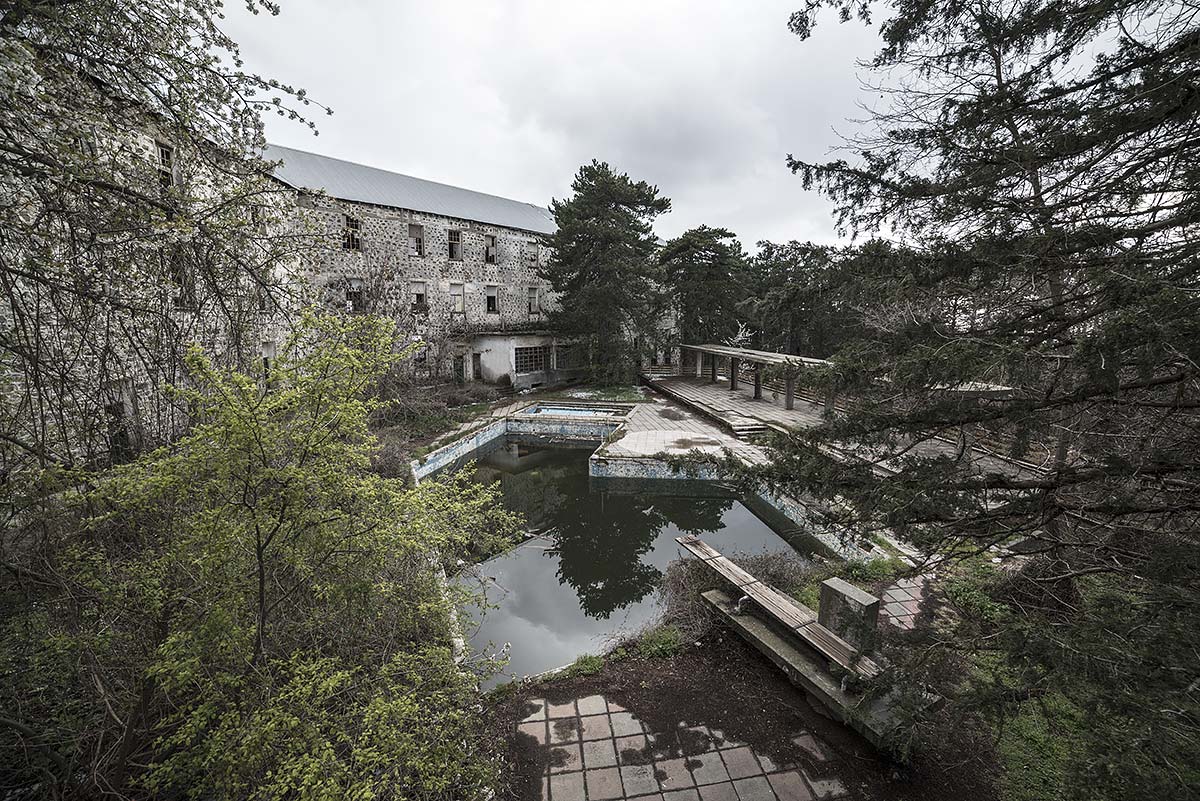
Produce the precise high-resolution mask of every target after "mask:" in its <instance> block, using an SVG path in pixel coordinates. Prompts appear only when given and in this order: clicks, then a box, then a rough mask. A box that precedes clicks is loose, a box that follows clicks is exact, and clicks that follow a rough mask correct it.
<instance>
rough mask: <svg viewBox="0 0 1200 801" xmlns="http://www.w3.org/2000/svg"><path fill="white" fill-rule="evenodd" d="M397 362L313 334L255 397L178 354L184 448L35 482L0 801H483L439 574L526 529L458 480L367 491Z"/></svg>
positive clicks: (341, 327) (289, 350)
mask: <svg viewBox="0 0 1200 801" xmlns="http://www.w3.org/2000/svg"><path fill="white" fill-rule="evenodd" d="M394 359H395V354H394V353H393V350H392V331H391V323H388V322H384V321H381V320H378V319H375V318H367V317H358V318H350V319H349V320H346V321H342V320H339V319H336V318H326V317H315V318H310V320H309V321H308V324H307V325H306V326H305V327H302V328H301V329H300V331H299V332H298V333H297V334H296V335H295V336H294V337H293V338H292V339H291V340H290V341H289V343H288V344H287V346H286V347H285V348H284V351H283V353H282V354H281V355H280V357H279V359H278V360H277V362H276V363H275V365H273V366H272V372H271V375H270V377H269V381H270V385H269V388H268V387H267V385H266V380H267V377H266V376H264V375H261V374H259V375H247V374H243V373H240V372H236V371H233V370H225V369H220V368H218V367H216V366H214V365H213V364H212V362H211V361H210V360H209V359H208V357H207V356H206V355H205V354H204V353H202V352H201V351H199V350H198V349H197V350H193V352H192V353H191V354H190V356H189V357H188V363H189V369H190V378H191V381H190V383H189V385H188V386H187V387H186V388H181V389H179V390H178V392H179V394H180V397H181V398H182V399H183V400H185V401H186V403H187V404H188V406H189V408H190V409H191V410H192V414H193V420H194V423H193V427H192V429H191V431H190V432H189V433H188V434H187V435H186V436H184V437H183V438H181V439H180V440H179V441H177V442H176V443H173V444H172V445H171V446H169V447H165V448H162V449H160V450H157V451H154V452H152V453H149V454H147V455H145V456H144V457H142V458H140V459H138V460H136V461H134V462H132V463H130V464H127V465H124V466H120V467H116V468H112V469H109V470H104V471H100V472H86V471H80V470H54V471H47V472H46V473H45V474H44V475H43V478H42V480H43V483H44V485H45V486H54V487H57V492H55V493H54V494H53V495H50V496H47V497H46V499H45V501H44V505H43V507H42V509H41V510H40V511H41V514H40V515H39V516H38V517H37V518H36V521H35V523H34V524H33V525H31V526H29V527H28V528H27V529H26V530H25V532H24V536H23V538H20V539H14V540H13V542H14V543H19V544H20V545H21V546H23V547H21V548H19V549H15V550H14V552H13V554H14V555H16V556H20V558H21V561H20V562H19V563H17V564H14V563H11V562H10V563H9V567H10V575H11V576H12V579H13V580H11V581H9V582H6V584H5V585H4V587H3V595H2V599H3V605H4V611H5V614H4V621H5V623H4V626H3V630H2V632H0V637H2V638H3V643H2V647H0V699H2V706H3V707H4V709H5V710H6V714H5V718H4V721H3V728H2V732H3V739H2V740H0V748H2V749H3V752H4V753H5V754H6V758H5V759H4V760H3V763H4V765H5V767H4V768H3V776H2V779H3V783H4V785H5V786H8V787H32V786H34V785H38V786H40V787H42V788H43V789H44V790H45V792H46V794H47V795H52V796H60V797H84V796H91V795H94V794H97V793H100V792H105V793H109V792H115V793H120V794H123V795H130V794H135V793H139V792H149V793H153V794H156V795H164V796H182V797H191V798H246V797H253V798H287V797H296V796H301V797H335V796H336V797H361V796H367V795H371V796H375V797H397V794H399V797H406V794H415V795H418V796H420V795H442V796H453V797H456V798H464V799H467V798H476V797H483V794H484V793H485V790H486V788H487V787H488V786H489V784H490V782H491V780H492V776H491V773H490V767H489V765H490V762H489V759H488V756H487V744H486V743H484V742H480V740H479V734H478V729H477V728H476V725H475V724H476V721H475V713H474V712H473V711H472V710H473V709H474V706H473V704H474V698H475V697H476V691H475V686H476V684H475V678H474V677H473V676H472V675H470V674H469V673H466V672H464V669H463V667H461V666H458V665H456V664H455V663H454V660H453V658H452V651H451V641H450V636H451V627H450V621H449V615H450V608H449V603H450V601H449V599H448V598H447V597H446V595H445V594H444V592H443V589H442V586H441V582H440V579H439V571H440V569H441V566H442V565H444V564H452V563H453V562H454V561H455V559H456V558H457V557H458V555H459V554H461V553H464V552H466V551H468V550H470V549H485V550H486V549H489V548H492V547H494V545H495V543H496V542H499V541H505V540H511V539H513V538H514V537H515V535H516V529H517V526H516V524H515V521H514V520H513V519H512V517H511V516H510V515H509V514H508V513H506V512H504V511H502V507H501V506H500V505H499V504H498V503H497V502H496V498H495V497H494V496H493V494H492V492H491V491H490V490H489V489H487V488H485V487H483V486H481V485H477V484H474V483H472V482H470V481H467V480H466V479H465V478H455V477H451V478H448V479H446V480H443V481H429V482H423V483H422V484H421V485H420V486H419V487H418V488H415V489H406V488H405V487H404V486H403V484H402V483H400V482H397V481H394V480H390V479H386V478H383V477H380V476H379V475H377V474H376V473H374V472H372V471H371V470H370V469H369V467H370V465H369V461H370V454H371V452H372V449H373V446H374V441H373V438H372V437H371V435H370V433H369V431H368V428H367V418H368V415H369V414H370V413H371V412H372V410H373V409H375V408H376V407H377V402H375V401H373V400H371V399H370V398H369V397H368V395H367V392H368V390H369V389H370V388H371V387H372V385H373V384H374V382H375V381H376V379H377V378H378V376H379V375H380V374H381V373H382V372H383V370H385V369H386V368H387V366H388V365H389V364H390V363H392V362H393V361H394ZM486 667H487V666H486V665H484V666H480V668H481V669H486Z"/></svg>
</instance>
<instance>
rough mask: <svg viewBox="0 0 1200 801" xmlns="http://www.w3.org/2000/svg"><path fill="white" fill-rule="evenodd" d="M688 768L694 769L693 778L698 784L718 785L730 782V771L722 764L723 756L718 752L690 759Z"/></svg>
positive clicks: (710, 752)
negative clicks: (718, 783)
mask: <svg viewBox="0 0 1200 801" xmlns="http://www.w3.org/2000/svg"><path fill="white" fill-rule="evenodd" d="M687 763H688V767H689V768H691V769H692V778H693V779H695V781H696V784H716V783H717V782H724V781H728V780H729V771H727V770H725V764H724V763H723V762H721V755H720V754H718V753H717V752H716V751H709V752H708V753H707V754H698V755H697V756H693V757H688V760H687Z"/></svg>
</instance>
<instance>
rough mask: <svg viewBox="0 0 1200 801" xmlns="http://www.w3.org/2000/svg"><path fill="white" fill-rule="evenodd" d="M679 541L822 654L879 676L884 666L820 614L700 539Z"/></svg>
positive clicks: (689, 537)
mask: <svg viewBox="0 0 1200 801" xmlns="http://www.w3.org/2000/svg"><path fill="white" fill-rule="evenodd" d="M675 541H676V542H678V543H679V544H680V545H682V546H683V547H684V548H686V549H687V550H688V551H689V552H691V553H692V554H693V555H695V556H696V557H697V558H699V559H700V560H701V561H703V562H704V563H705V564H706V565H708V566H709V567H710V568H712V569H713V570H714V571H716V572H717V573H718V574H719V575H721V576H722V577H723V578H725V579H726V580H728V581H729V582H730V583H732V584H733V585H734V586H736V587H737V589H738V592H739V593H741V594H742V595H745V596H747V597H748V598H750V599H751V600H752V601H754V603H756V604H757V605H758V606H759V607H760V608H761V609H762V610H763V611H764V612H765V613H766V614H767V615H769V616H770V617H771V618H773V619H774V620H776V621H777V622H779V623H781V624H782V625H783V626H784V627H786V628H787V629H788V631H789V632H791V633H792V634H794V635H796V636H797V637H798V638H800V639H801V640H802V641H804V643H805V644H806V645H808V646H810V647H811V648H813V649H814V650H816V651H817V652H818V653H820V654H822V655H824V656H825V657H827V658H828V659H830V660H831V661H833V662H835V663H836V664H838V665H840V666H841V667H842V668H844V669H846V670H849V671H851V672H853V673H856V674H858V675H859V676H862V677H863V678H868V679H869V678H874V677H875V676H877V675H879V672H880V667H879V665H878V664H876V663H875V661H874V660H872V659H870V658H869V657H866V656H860V655H859V654H858V652H857V651H856V650H855V649H854V647H853V646H852V645H850V643H848V642H846V641H845V640H843V639H842V638H841V637H839V636H838V635H836V634H834V633H833V632H832V631H830V630H829V629H827V628H826V627H825V626H822V625H821V624H820V623H818V622H817V613H816V612H814V611H813V610H811V609H809V608H808V607H807V606H804V605H803V604H801V603H800V602H798V601H796V600H793V599H792V598H790V597H789V596H787V595H784V594H783V593H781V592H780V591H779V590H777V589H775V588H774V587H772V586H771V585H769V584H766V583H764V582H762V581H760V580H758V579H756V578H755V577H754V576H752V575H750V574H749V573H747V572H746V571H745V570H743V569H742V568H740V567H738V566H737V565H735V564H734V563H733V562H731V561H730V560H729V559H728V558H726V557H725V556H723V555H722V554H721V552H720V551H718V550H717V549H716V548H713V547H712V546H711V545H709V544H708V543H706V542H704V541H703V540H701V539H700V538H699V537H696V536H694V535H690V534H689V535H687V536H684V537H676V538H675Z"/></svg>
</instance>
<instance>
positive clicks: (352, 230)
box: [342, 214, 362, 251]
mask: <svg viewBox="0 0 1200 801" xmlns="http://www.w3.org/2000/svg"><path fill="white" fill-rule="evenodd" d="M344 216H345V218H346V221H345V225H344V226H343V228H342V247H344V248H345V249H346V250H359V251H361V250H362V222H361V221H360V220H359V219H358V218H357V217H351V216H350V215H349V214H346V215H344Z"/></svg>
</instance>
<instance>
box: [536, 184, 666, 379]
mask: <svg viewBox="0 0 1200 801" xmlns="http://www.w3.org/2000/svg"><path fill="white" fill-rule="evenodd" d="M571 189H572V191H573V192H574V195H573V196H572V197H571V198H569V199H567V200H555V201H553V202H552V203H551V204H550V210H551V211H552V212H553V214H554V221H555V224H556V226H557V230H556V231H555V232H554V233H553V234H551V235H550V236H548V237H547V238H546V244H547V246H548V247H550V248H551V249H552V255H551V258H550V261H549V263H548V264H547V265H546V267H545V268H544V270H543V273H542V274H543V276H544V277H545V278H546V280H548V281H549V282H550V284H551V286H552V287H553V289H554V291H555V292H556V293H558V295H559V298H558V302H559V305H560V308H559V310H558V311H556V312H554V313H553V314H552V316H551V322H552V324H553V325H554V327H555V328H556V329H557V330H558V331H559V332H560V333H561V334H563V335H564V336H569V337H574V338H577V339H578V340H579V341H580V342H581V343H583V345H584V347H586V349H587V352H588V356H589V360H590V365H591V370H592V373H593V377H594V378H595V379H596V380H598V381H600V382H602V383H621V382H628V381H630V380H632V378H633V376H634V375H635V372H636V369H637V365H638V360H639V358H640V353H639V352H638V343H639V341H653V340H656V339H657V338H658V334H659V321H660V318H661V313H662V310H663V304H662V301H661V297H660V295H661V282H660V280H659V271H658V268H657V263H656V261H655V259H654V254H655V251H656V249H657V242H656V240H655V237H654V231H653V229H652V227H651V226H652V223H653V222H654V219H655V218H656V217H658V216H659V215H660V214H665V213H666V212H668V211H670V210H671V201H670V200H669V199H667V198H665V197H660V196H659V194H658V187H655V186H651V185H650V184H648V183H646V182H645V181H636V182H635V181H633V180H631V179H630V177H629V176H628V175H627V174H625V173H619V174H618V173H617V172H615V171H614V170H613V169H612V168H611V167H609V166H608V164H606V163H603V162H599V161H593V162H592V163H591V164H585V165H584V166H582V167H580V168H579V172H578V173H576V175H575V180H574V182H572V184H571Z"/></svg>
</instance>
